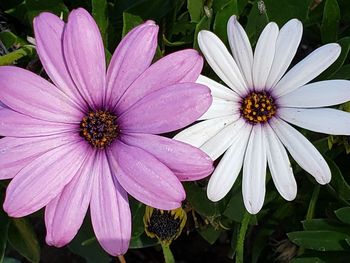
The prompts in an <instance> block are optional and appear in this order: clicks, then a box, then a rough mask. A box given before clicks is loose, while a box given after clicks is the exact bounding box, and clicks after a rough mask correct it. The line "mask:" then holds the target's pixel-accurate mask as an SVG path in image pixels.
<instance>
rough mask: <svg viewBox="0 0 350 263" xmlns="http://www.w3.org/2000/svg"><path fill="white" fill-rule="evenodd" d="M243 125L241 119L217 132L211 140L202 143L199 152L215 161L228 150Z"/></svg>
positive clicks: (243, 122)
mask: <svg viewBox="0 0 350 263" xmlns="http://www.w3.org/2000/svg"><path fill="white" fill-rule="evenodd" d="M244 124H245V121H244V120H242V119H238V120H237V121H235V122H234V123H231V124H230V125H228V126H227V127H226V128H224V129H222V130H221V131H220V132H218V133H217V134H216V135H215V136H214V137H213V138H211V139H210V140H208V141H207V142H206V143H204V144H203V145H202V146H201V150H202V151H204V152H205V153H206V154H208V155H209V157H210V158H211V159H212V160H214V161H215V160H216V159H217V158H219V157H220V156H221V155H222V154H223V153H224V152H225V151H226V150H227V149H228V147H230V145H231V144H232V142H233V141H234V139H235V138H236V137H237V134H238V132H240V130H241V128H242V127H243V126H244Z"/></svg>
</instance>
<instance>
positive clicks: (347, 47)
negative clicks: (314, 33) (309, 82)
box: [317, 37, 350, 80]
mask: <svg viewBox="0 0 350 263" xmlns="http://www.w3.org/2000/svg"><path fill="white" fill-rule="evenodd" d="M338 44H339V45H340V46H341V52H340V55H339V57H338V59H337V60H336V61H335V62H334V63H333V64H332V65H331V66H330V67H329V68H328V69H326V70H325V71H324V72H323V73H322V74H321V75H320V76H318V77H317V80H324V79H331V78H332V79H336V77H335V75H336V73H337V72H338V70H339V69H340V68H341V67H342V66H343V64H344V63H345V61H346V58H347V57H348V54H349V51H350V37H344V38H342V39H339V41H338ZM346 77H348V78H350V77H349V76H348V75H346V76H345V78H346Z"/></svg>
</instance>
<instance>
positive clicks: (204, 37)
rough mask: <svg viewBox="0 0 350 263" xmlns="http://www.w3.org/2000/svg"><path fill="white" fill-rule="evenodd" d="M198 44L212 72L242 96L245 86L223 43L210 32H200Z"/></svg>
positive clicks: (245, 90)
mask: <svg viewBox="0 0 350 263" xmlns="http://www.w3.org/2000/svg"><path fill="white" fill-rule="evenodd" d="M198 44H199V47H200V49H201V51H202V52H203V54H204V56H205V58H206V59H207V62H208V63H209V65H210V66H211V68H212V69H213V70H214V72H215V73H216V74H217V75H218V76H219V77H220V78H221V79H222V80H223V81H224V82H225V83H226V84H227V85H228V86H229V87H230V88H231V89H233V90H234V91H235V92H237V93H238V94H239V95H242V96H244V95H245V94H246V93H247V86H246V84H245V82H244V79H243V76H242V74H241V72H240V70H239V68H238V66H237V64H236V62H235V61H234V59H233V57H232V56H231V54H230V52H228V50H227V48H226V47H225V45H224V43H222V41H221V40H220V39H219V38H218V37H217V36H216V35H215V34H214V33H212V32H210V31H206V30H202V31H200V32H199V34H198Z"/></svg>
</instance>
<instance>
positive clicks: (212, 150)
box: [175, 16, 350, 214]
mask: <svg viewBox="0 0 350 263" xmlns="http://www.w3.org/2000/svg"><path fill="white" fill-rule="evenodd" d="M227 32H228V39H229V43H230V46H231V50H232V53H233V57H232V56H231V54H230V53H229V51H228V50H227V48H226V47H225V45H224V44H223V43H222V42H221V40H220V39H219V38H218V37H217V36H215V35H214V34H213V33H211V32H209V31H201V32H200V33H199V35H198V43H199V46H200V48H201V50H202V52H203V54H204V56H205V58H206V59H207V61H208V63H209V65H210V66H211V67H212V69H213V70H214V71H215V73H216V74H217V75H218V76H219V77H220V78H221V79H222V80H223V82H225V83H226V84H227V85H228V86H229V87H230V88H231V89H228V88H226V87H225V86H223V85H221V84H219V83H217V82H215V81H213V80H211V79H209V78H207V77H205V76H200V77H199V78H198V80H197V82H199V83H202V84H204V85H207V86H208V87H209V88H210V89H211V91H212V95H213V97H214V100H213V104H212V106H211V107H210V108H209V110H208V111H207V112H206V113H205V114H204V115H203V116H202V117H201V118H200V120H204V121H203V122H200V123H198V124H196V125H194V126H192V127H189V128H187V129H186V130H184V131H182V132H180V133H179V134H178V135H177V136H175V139H177V140H181V141H184V142H187V143H189V144H192V145H194V146H196V147H200V148H201V149H202V150H203V151H205V152H206V153H207V154H208V155H209V156H210V157H211V158H212V159H213V160H215V159H217V158H218V157H219V156H221V155H222V154H223V153H225V154H224V156H223V157H222V159H221V161H220V163H219V164H218V166H217V167H216V170H215V171H214V173H213V175H212V176H211V178H210V181H209V184H208V189H207V194H208V197H209V199H210V200H212V201H218V200H220V199H222V198H223V197H224V196H225V195H226V194H227V193H228V192H229V190H230V189H231V187H232V185H233V184H234V182H235V180H236V178H237V176H238V174H239V172H240V170H241V167H242V166H243V179H242V180H243V181H242V187H243V189H242V191H243V200H244V204H245V207H246V209H247V210H248V212H250V213H252V214H256V213H258V212H259V211H260V209H261V208H262V206H263V203H264V198H265V177H266V166H267V165H266V164H268V166H269V169H270V172H271V175H272V179H273V182H274V184H275V186H276V188H277V190H278V192H279V193H280V194H281V196H282V197H284V198H285V199H286V200H293V199H294V198H295V196H296V193H297V185H296V181H295V179H294V176H293V171H292V168H291V165H290V162H289V159H288V155H287V151H286V149H285V148H287V150H288V152H289V153H290V155H291V156H292V157H293V158H294V159H295V161H296V162H297V163H298V164H299V165H300V166H301V167H302V168H303V169H304V170H306V171H307V172H308V173H310V174H311V175H312V176H313V177H314V178H315V179H316V181H317V182H318V183H320V184H327V183H329V182H330V180H331V172H330V169H329V167H328V165H327V163H326V162H325V160H324V158H323V157H322V155H321V154H320V153H319V152H318V151H317V150H316V148H315V147H314V146H313V145H312V143H310V142H309V141H308V140H307V139H306V138H305V137H304V136H303V135H302V134H301V133H300V132H298V131H297V130H296V129H294V128H293V127H292V126H291V125H289V124H288V123H287V122H289V123H291V124H293V125H296V126H299V127H301V128H305V129H308V130H312V131H316V132H321V133H327V134H335V135H350V114H349V113H346V112H342V111H339V110H335V109H331V108H322V107H325V106H330V105H336V104H340V103H343V102H345V101H348V100H350V81H346V80H326V81H320V82H314V83H311V84H306V83H308V82H309V81H311V80H312V79H314V78H315V77H316V76H317V75H319V74H320V73H321V72H322V71H324V70H325V69H326V68H327V67H329V66H330V65H331V64H332V63H333V62H334V61H335V60H336V59H337V58H338V56H339V54H340V51H341V48H340V46H339V45H338V44H334V43H333V44H327V45H324V46H322V47H320V48H318V49H316V50H315V51H314V52H312V53H311V54H310V55H308V56H307V57H306V58H305V59H304V60H302V61H301V62H299V63H298V64H297V65H295V66H294V67H293V68H292V69H290V70H289V71H288V72H287V73H286V74H285V72H286V71H287V69H288V66H289V65H290V63H291V61H292V59H293V57H294V55H295V53H296V51H297V48H298V45H299V43H300V40H301V35H302V24H301V22H300V21H298V20H296V19H292V20H290V21H289V22H288V23H286V24H285V25H284V26H283V27H282V28H281V29H280V30H279V29H278V26H277V25H276V24H275V23H269V24H268V25H267V26H266V27H265V29H264V30H263V32H262V33H261V35H260V37H259V40H258V42H257V44H256V48H255V52H254V55H253V51H252V48H251V45H250V43H249V40H248V37H247V35H246V33H245V32H244V29H243V28H242V26H241V25H240V24H239V23H238V21H237V19H236V17H235V16H232V17H231V19H230V20H229V22H228V27H227Z"/></svg>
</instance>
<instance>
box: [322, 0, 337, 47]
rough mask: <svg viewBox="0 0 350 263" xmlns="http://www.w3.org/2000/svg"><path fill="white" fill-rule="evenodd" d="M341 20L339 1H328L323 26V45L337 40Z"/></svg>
mask: <svg viewBox="0 0 350 263" xmlns="http://www.w3.org/2000/svg"><path fill="white" fill-rule="evenodd" d="M339 20H340V10H339V6H338V2H337V0H326V3H325V5H324V10H323V19H322V24H321V37H322V42H323V43H330V42H335V41H336V40H337V38H338V25H339Z"/></svg>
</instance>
